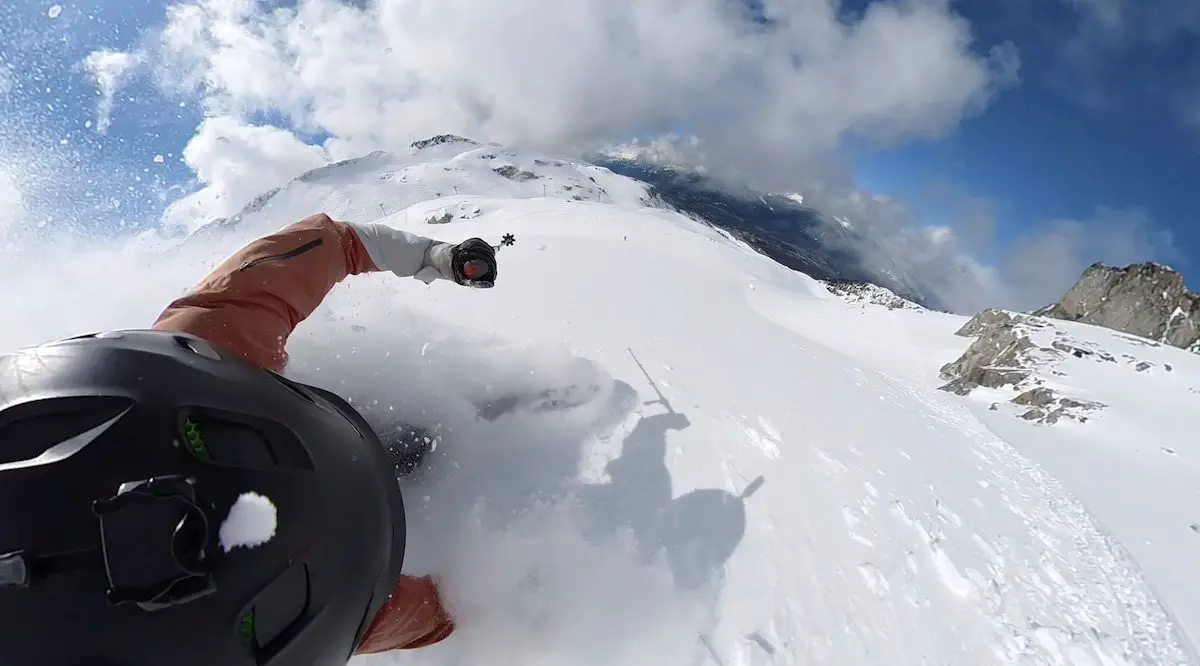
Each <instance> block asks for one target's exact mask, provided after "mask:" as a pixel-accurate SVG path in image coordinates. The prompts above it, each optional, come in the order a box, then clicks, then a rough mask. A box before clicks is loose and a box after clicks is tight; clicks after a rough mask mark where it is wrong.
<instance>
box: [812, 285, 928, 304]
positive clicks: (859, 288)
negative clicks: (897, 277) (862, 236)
mask: <svg viewBox="0 0 1200 666" xmlns="http://www.w3.org/2000/svg"><path fill="white" fill-rule="evenodd" d="M821 284H824V285H825V288H826V289H828V290H829V291H830V292H831V293H834V294H837V295H838V296H840V297H841V298H842V299H843V300H845V301H847V302H850V303H863V304H867V303H870V304H873V305H882V306H883V307H885V308H887V309H889V310H922V311H923V310H925V308H923V307H921V306H920V305H917V304H916V303H913V302H912V301H910V300H908V299H907V298H904V297H902V296H899V295H897V294H896V292H894V291H892V290H891V289H887V288H886V287H880V286H877V285H873V284H869V283H867V282H852V281H850V280H829V281H821Z"/></svg>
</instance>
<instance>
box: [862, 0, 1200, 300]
mask: <svg viewBox="0 0 1200 666" xmlns="http://www.w3.org/2000/svg"><path fill="white" fill-rule="evenodd" d="M1009 4H1010V3H996V2H987V1H983V0H980V1H975V0H970V1H966V2H958V3H955V7H956V9H957V10H958V11H959V12H960V13H962V14H963V15H964V16H965V17H967V18H968V19H969V20H971V23H972V27H973V29H974V31H975V33H976V35H978V37H979V38H980V40H981V41H983V42H984V43H987V42H989V41H995V40H1000V39H1010V40H1013V41H1014V42H1015V43H1016V45H1017V48H1018V50H1019V52H1020V54H1021V72H1020V78H1021V81H1020V84H1019V85H1018V86H1017V87H1016V88H1013V89H1011V90H1008V91H1006V92H1005V93H1003V94H1001V95H1000V96H999V97H998V98H997V99H996V100H995V101H994V102H993V103H992V104H991V105H989V107H988V108H987V110H986V111H985V113H983V114H982V115H981V116H979V117H975V118H970V119H968V120H966V121H964V122H963V123H961V124H960V125H959V126H958V128H957V129H956V131H954V132H953V134H951V135H950V136H948V137H947V138H945V139H944V140H941V141H937V142H922V143H917V144H913V145H909V146H906V147H902V148H899V149H895V150H890V151H886V152H881V153H863V154H861V155H860V161H859V168H858V171H857V174H856V175H857V179H858V181H859V182H860V183H861V184H863V185H864V186H865V187H868V188H870V189H872V190H876V191H884V192H893V193H896V194H897V195H899V196H903V197H904V198H905V200H906V201H908V202H909V203H910V205H912V206H914V208H916V209H917V210H918V211H920V213H921V214H922V216H923V217H924V218H926V219H928V220H929V221H930V222H933V223H937V221H938V220H944V219H946V218H948V217H951V216H953V215H954V210H953V200H954V199H955V198H957V199H959V200H961V199H962V198H967V197H978V198H981V199H982V200H984V201H985V202H986V204H987V205H988V206H989V207H990V208H991V209H992V210H993V211H994V214H995V217H996V224H997V228H999V229H1002V230H1003V232H1002V234H1001V235H1000V237H999V240H1000V241H1001V244H1000V245H999V246H998V247H996V248H995V251H997V252H998V251H1001V250H1002V249H1003V243H1004V241H1005V240H1006V239H1011V238H1012V237H1013V236H1015V235H1016V234H1018V233H1020V232H1022V231H1023V230H1028V229H1030V228H1031V227H1036V226H1037V225H1041V224H1044V223H1046V222H1047V221H1049V220H1053V219H1059V218H1066V219H1075V220H1081V221H1087V220H1090V219H1092V218H1094V217H1095V216H1096V215H1097V211H1098V209H1101V208H1107V209H1110V210H1118V211H1126V212H1128V213H1130V214H1132V215H1139V216H1143V217H1144V219H1146V221H1147V223H1148V224H1151V225H1154V226H1156V227H1160V228H1162V229H1164V230H1167V231H1169V233H1170V235H1171V237H1172V238H1173V243H1174V247H1173V251H1171V249H1167V250H1165V251H1164V254H1165V255H1166V256H1162V257H1159V258H1160V259H1161V260H1165V261H1168V262H1169V263H1171V264H1172V265H1173V266H1175V267H1176V268H1177V269H1180V270H1181V271H1184V272H1185V276H1186V275H1187V270H1188V269H1189V268H1190V269H1192V270H1194V269H1195V268H1196V265H1197V264H1196V262H1197V261H1200V226H1197V225H1196V224H1195V223H1194V222H1193V220H1194V219H1195V217H1196V214H1197V211H1198V210H1200V188H1197V187H1196V186H1195V184H1194V183H1195V174H1196V173H1197V171H1198V169H1200V123H1197V122H1196V121H1197V120H1198V119H1200V115H1192V114H1198V113H1200V48H1198V47H1200V41H1197V39H1196V36H1197V34H1200V11H1197V10H1196V9H1193V10H1186V11H1187V14H1186V15H1181V16H1178V17H1172V16H1167V15H1165V14H1164V15H1162V16H1158V17H1156V16H1153V15H1151V12H1152V11H1153V8H1151V9H1150V10H1146V11H1141V10H1138V11H1137V12H1136V13H1135V12H1131V11H1128V6H1129V5H1132V4H1133V3H1116V2H1104V3H1099V2H1098V4H1106V5H1117V6H1120V5H1124V6H1126V9H1127V12H1126V15H1125V16H1123V17H1122V18H1121V19H1120V20H1121V21H1122V22H1123V24H1122V25H1121V27H1120V28H1119V30H1120V33H1119V34H1096V32H1097V30H1096V29H1094V28H1091V27H1089V24H1088V16H1087V14H1086V13H1084V12H1081V11H1077V10H1073V9H1071V8H1070V7H1066V6H1065V4H1064V3H1056V2H1049V1H1045V2H1038V3H1036V5H1035V4H1033V3H1031V2H1013V3H1011V6H1007V7H1005V8H1004V9H998V8H997V5H1009ZM1080 4H1085V5H1086V4H1087V3H1080ZM1144 4H1146V5H1159V6H1160V7H1161V6H1162V4H1163V3H1144ZM1179 4H1181V5H1182V4H1184V3H1179ZM1116 30H1118V29H1117V28H1116V27H1114V28H1113V31H1114V32H1115V31H1116ZM947 189H949V190H950V191H952V192H953V193H954V194H953V195H951V196H950V199H951V201H950V202H949V203H948V202H947V195H946V194H945V192H946V190H947ZM931 191H932V193H931ZM939 193H940V194H941V196H939Z"/></svg>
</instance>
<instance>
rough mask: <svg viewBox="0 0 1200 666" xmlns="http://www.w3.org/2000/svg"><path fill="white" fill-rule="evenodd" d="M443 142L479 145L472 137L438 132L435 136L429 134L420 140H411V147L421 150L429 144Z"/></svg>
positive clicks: (434, 144) (433, 144)
mask: <svg viewBox="0 0 1200 666" xmlns="http://www.w3.org/2000/svg"><path fill="white" fill-rule="evenodd" d="M443 143H466V144H470V145H472V146H478V145H479V142H478V141H474V140H472V139H468V138H466V137H462V136H459V135H457V134H438V135H437V136H431V137H429V138H428V139H421V140H420V141H413V143H412V147H413V148H416V149H417V150H421V149H423V148H428V147H430V146H436V145H439V144H443Z"/></svg>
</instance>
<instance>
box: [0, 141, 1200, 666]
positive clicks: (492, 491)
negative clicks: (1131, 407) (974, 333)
mask: <svg viewBox="0 0 1200 666" xmlns="http://www.w3.org/2000/svg"><path fill="white" fill-rule="evenodd" d="M493 153H495V155H493ZM489 155H493V156H492V157H488V156H489ZM423 160H425V161H423ZM489 160H500V161H501V162H504V163H505V164H513V165H515V166H516V167H517V168H519V169H523V170H528V171H529V173H533V174H535V175H537V176H538V178H539V179H541V180H540V181H539V180H532V181H530V182H527V183H514V182H512V181H510V180H507V179H505V178H502V177H501V176H498V175H496V173H495V172H494V170H493V169H492V168H491V167H490V164H491V162H490V161H489ZM555 164H557V165H558V166H555ZM480 165H483V166H480ZM543 184H545V185H547V186H548V187H546V188H543V187H542V185H543ZM550 185H553V188H559V187H561V186H569V187H570V189H569V190H565V191H567V192H571V193H574V194H573V196H580V197H581V198H582V199H585V200H574V199H569V200H566V201H563V200H560V199H555V198H553V197H550V196H548V197H543V194H544V193H545V192H547V191H550V190H551V189H553V188H551V187H550ZM451 187H453V190H452V191H455V192H459V191H461V194H458V195H457V196H448V191H451V190H449V188H451ZM580 192H583V193H584V194H582V195H580V194H579V193H580ZM643 194H644V190H643V189H642V188H640V186H637V185H636V184H632V183H631V181H627V180H626V179H622V178H619V177H617V176H615V175H613V174H610V173H607V172H605V171H604V170H596V169H588V168H582V167H575V166H571V165H569V164H564V163H555V162H553V161H550V160H539V159H535V158H532V157H528V156H523V155H522V154H520V153H515V152H511V151H504V150H503V149H501V148H497V147H494V146H480V147H473V148H471V149H469V150H466V149H462V148H461V147H459V148H455V147H453V146H441V147H438V148H437V149H436V150H431V152H430V153H429V154H428V155H427V156H425V157H422V156H421V155H416V154H414V155H412V156H406V157H403V159H401V158H388V157H380V156H375V157H373V158H371V159H364V160H362V161H358V162H354V163H351V164H349V165H344V166H343V167H331V168H329V169H326V170H324V171H322V172H320V173H318V174H314V175H310V176H308V177H306V178H302V179H300V180H298V181H296V182H294V183H292V184H291V185H289V186H288V187H285V188H283V190H281V191H280V192H279V193H277V194H276V195H274V196H273V197H271V198H270V199H269V200H268V201H267V202H265V203H262V205H261V208H260V210H256V211H250V212H248V213H247V214H246V215H245V216H244V218H243V219H242V220H241V222H240V225H233V226H230V225H225V227H220V228H210V229H208V230H206V231H205V232H202V233H201V234H200V235H199V236H197V237H196V238H194V239H193V240H191V241H188V242H187V243H183V244H181V245H174V246H171V244H170V243H165V245H167V246H170V247H168V248H167V249H165V250H164V248H163V246H164V243H159V242H157V241H154V239H148V238H145V237H143V238H140V239H138V241H137V243H136V244H135V246H134V247H133V249H119V250H113V249H111V248H102V249H93V250H91V251H89V252H85V253H82V254H77V255H72V256H71V257H70V262H68V263H66V264H65V265H64V266H62V267H61V268H62V272H60V273H55V272H54V271H49V270H48V269H47V268H46V266H48V265H50V264H52V263H54V262H45V261H41V262H31V263H29V264H28V265H25V264H20V265H19V266H17V268H15V269H14V270H16V271H19V275H20V276H21V279H17V280H12V281H11V283H12V284H15V285H28V284H44V288H45V289H46V290H47V293H58V292H57V291H56V290H61V289H65V288H66V287H68V286H72V285H73V283H72V280H77V281H79V283H80V285H81V286H80V289H81V291H80V292H79V294H78V296H77V298H78V299H79V300H80V301H81V303H83V302H84V301H87V300H88V299H90V298H91V296H92V295H93V293H92V292H91V291H89V290H91V289H97V290H98V291H97V292H95V294H94V295H95V296H96V298H97V300H99V295H100V294H105V295H106V296H107V297H108V299H107V300H108V301H109V303H108V305H109V307H108V308H107V309H105V310H103V311H101V309H100V308H99V307H97V306H94V305H92V306H87V305H86V304H85V305H84V307H81V309H80V310H78V311H69V309H61V310H60V311H57V312H56V313H54V315H53V317H52V318H41V319H36V321H37V322H38V323H37V324H36V325H31V327H30V328H28V329H22V330H4V331H0V343H3V344H4V346H6V347H11V346H16V345H18V344H30V343H33V342H37V341H39V340H41V339H48V338H51V337H56V336H65V335H72V334H76V333H79V332H81V330H94V329H95V328H96V327H97V326H109V325H111V326H113V327H121V326H138V325H145V323H146V318H147V317H152V316H153V314H154V313H156V312H157V311H158V309H159V308H161V306H162V305H163V304H165V303H166V302H167V301H168V300H170V298H173V297H174V296H175V295H177V294H178V292H179V291H180V290H182V289H183V288H184V287H186V286H187V285H189V284H191V283H193V282H194V281H195V279H196V278H197V277H198V276H199V273H201V272H202V271H203V270H206V269H207V267H208V266H210V265H211V264H212V262H213V261H214V260H215V259H217V258H219V257H220V256H221V255H223V254H224V253H225V252H228V251H229V250H231V249H233V248H234V247H236V245H237V244H238V243H240V242H243V241H244V240H246V239H248V238H249V237H251V236H252V235H255V234H258V233H262V232H263V231H265V230H268V229H272V228H275V227H278V226H279V225H280V224H282V223H283V222H285V221H290V219H294V218H299V217H302V216H304V215H308V214H310V213H312V212H313V211H314V210H326V211H327V212H329V213H330V214H332V215H334V216H335V217H339V216H341V217H354V218H355V219H370V218H372V217H377V216H378V215H379V212H380V211H379V210H377V209H380V208H381V207H380V205H379V204H382V211H383V212H384V213H386V214H387V217H386V218H385V219H384V221H386V222H387V223H389V224H394V225H396V226H401V227H402V228H406V229H409V230H413V231H416V232H418V233H424V234H428V235H432V236H435V237H438V238H443V239H445V240H462V239H465V238H467V237H470V236H474V235H480V236H483V237H485V238H498V237H499V234H501V233H507V232H514V233H516V234H517V237H518V240H517V244H516V245H515V246H514V247H512V248H506V249H505V250H504V251H503V252H502V253H501V254H500V264H501V275H502V277H501V281H500V283H498V285H497V287H496V289H493V290H488V291H487V292H480V291H476V290H466V289H460V288H458V287H456V286H453V285H447V284H435V285H432V286H429V287H427V286H425V285H421V284H419V283H415V281H411V280H400V281H397V280H396V278H394V277H392V276H383V275H376V276H361V277H356V278H353V279H351V280H349V281H348V284H346V285H344V286H343V287H339V289H338V290H336V291H335V292H334V294H333V295H332V296H331V297H330V299H329V300H328V302H327V303H326V304H325V305H324V306H323V307H322V308H321V310H320V311H318V313H316V314H315V315H314V316H313V317H311V318H310V319H309V320H308V321H306V322H304V323H303V324H302V325H301V327H300V328H299V329H298V330H297V332H296V334H295V336H294V338H293V340H292V343H291V345H290V347H289V349H290V351H291V354H292V359H293V362H292V365H291V366H290V367H289V370H288V372H289V374H291V375H293V376H295V377H297V378H298V379H300V380H302V381H310V382H313V383H317V384H319V385H321V386H324V387H325V388H328V389H330V390H334V391H337V392H339V393H341V394H343V395H345V396H347V397H348V398H349V399H350V400H351V401H352V402H353V403H354V404H356V405H357V406H358V407H359V408H360V409H361V410H362V411H363V412H364V414H365V415H367V416H368V418H369V419H370V420H372V421H374V422H377V423H389V422H392V421H395V420H401V421H406V422H409V423H413V424H415V425H419V426H422V427H426V428H430V429H432V430H434V431H435V432H437V433H438V436H439V445H438V448H437V450H436V451H435V452H434V454H432V455H431V460H430V462H429V464H428V467H427V469H424V470H422V471H420V472H418V473H417V474H416V475H414V476H413V477H411V478H406V479H404V480H403V481H402V485H403V487H404V488H405V497H406V503H407V509H408V514H409V515H408V530H409V551H408V553H407V554H406V561H405V570H406V572H408V573H414V574H423V573H432V574H434V575H437V576H438V577H439V578H440V579H441V580H442V584H443V591H444V594H445V596H446V598H447V601H448V603H449V604H450V605H451V607H452V608H453V610H454V612H455V614H456V615H457V617H458V619H459V627H458V630H457V632H456V634H455V636H453V637H452V638H451V639H450V640H447V641H445V642H443V643H441V644H439V645H435V646H432V647H430V648H426V649H421V650H415V651H406V652H401V653H395V654H383V655H374V656H368V657H360V658H355V659H354V660H352V663H354V664H362V665H371V664H413V665H418V666H452V665H454V666H457V665H459V664H461V665H463V666H466V665H468V664H469V665H471V666H476V665H479V664H522V665H523V666H532V665H538V666H541V665H545V666H552V665H553V666H582V665H585V664H596V665H601V664H603V665H605V666H612V665H615V664H662V665H664V666H675V665H680V666H707V665H715V666H768V665H770V666H775V665H779V666H784V665H793V664H804V665H810V664H831V665H834V664H836V665H840V664H879V665H881V666H883V665H887V666H893V665H896V664H924V663H936V664H1031V665H1040V664H1046V665H1052V664H1053V665H1058V664H1072V665H1077V666H1115V665H1134V664H1139V665H1141V664H1145V665H1150V664H1154V665H1163V664H1195V663H1198V662H1197V661H1196V659H1195V657H1194V655H1192V654H1191V653H1190V651H1189V648H1187V646H1186V641H1185V640H1183V639H1181V638H1180V636H1179V635H1178V634H1177V633H1176V631H1177V630H1176V629H1175V627H1174V622H1173V621H1172V620H1171V618H1170V617H1168V616H1167V614H1166V613H1165V611H1164V610H1163V608H1162V606H1161V605H1160V604H1159V602H1158V601H1157V600H1156V599H1155V598H1154V595H1153V593H1152V592H1151V588H1150V586H1149V585H1148V584H1147V583H1146V581H1145V579H1144V577H1143V574H1142V572H1141V571H1140V570H1139V568H1138V567H1137V566H1136V565H1135V564H1134V563H1133V561H1132V560H1131V559H1130V557H1129V556H1128V554H1127V553H1126V551H1125V550H1124V548H1123V547H1121V546H1120V545H1118V544H1116V543H1115V540H1114V539H1113V538H1112V537H1111V536H1109V535H1108V534H1106V533H1104V532H1103V531H1102V530H1100V529H1099V528H1098V527H1097V525H1096V523H1095V521H1094V520H1093V519H1092V517H1091V516H1090V515H1089V514H1088V512H1087V511H1086V510H1085V509H1084V507H1083V506H1082V505H1081V504H1080V503H1079V502H1078V501H1077V500H1076V499H1075V498H1074V497H1073V496H1072V495H1071V494H1070V493H1069V492H1068V491H1067V490H1066V489H1065V488H1064V487H1063V486H1062V485H1061V484H1060V483H1059V482H1057V481H1056V480H1055V479H1054V478H1052V477H1050V476H1049V475H1048V474H1047V473H1045V472H1044V471H1043V470H1042V469H1041V468H1040V467H1039V466H1037V465H1035V464H1034V463H1032V462H1031V461H1030V460H1029V459H1027V458H1026V457H1025V456H1023V455H1021V454H1020V453H1018V452H1017V451H1016V450H1015V449H1014V448H1013V447H1011V446H1010V445H1009V444H1007V443H1006V442H1005V441H1004V440H1002V439H1000V438H999V437H998V436H997V435H996V434H994V432H993V431H992V430H991V429H989V428H988V427H987V426H986V425H985V424H984V423H983V422H982V421H980V419H979V418H978V417H977V416H976V415H975V414H974V413H973V412H972V410H971V408H970V404H969V403H967V402H964V401H961V400H958V399H957V398H956V397H954V396H949V395H947V394H942V393H937V392H935V391H933V390H932V389H931V388H930V387H929V386H927V385H923V384H921V383H920V382H917V381H911V376H910V374H908V373H919V372H922V371H924V370H923V368H922V366H921V365H920V363H924V362H925V360H922V359H921V358H919V357H917V356H916V355H908V356H906V355H905V354H904V352H903V351H899V352H897V351H896V350H895V349H894V348H891V349H888V348H883V347H878V346H871V345H869V344H863V345H860V346H859V347H857V348H855V350H854V351H855V354H857V355H855V354H852V353H850V352H849V351H848V350H846V349H843V348H842V347H840V346H838V345H836V344H832V343H831V342H830V338H829V335H826V333H829V331H835V332H834V333H831V334H830V335H833V336H835V337H838V338H840V337H852V336H839V335H838V334H837V333H836V331H838V330H843V329H841V328H840V327H843V326H845V322H846V321H847V320H846V317H849V316H856V317H862V316H878V317H879V318H880V319H879V320H880V321H883V317H885V316H886V317H892V316H898V315H893V314H879V315H867V314H864V313H866V312H868V309H867V308H864V307H863V306H856V309H855V310H854V311H853V312H852V313H851V314H847V313H848V312H851V311H850V310H848V309H846V308H845V307H844V304H843V303H842V302H841V301H839V300H838V299H836V298H834V297H832V296H831V295H830V294H829V293H828V292H827V291H826V290H825V289H824V288H823V287H821V286H820V285H819V284H818V283H816V281H814V280H811V279H809V278H808V277H807V276H803V275H799V274H796V273H794V272H792V271H789V270H787V269H785V268H783V267H782V266H779V265H778V264H776V263H774V262H771V261H769V260H767V259H765V258H763V257H761V256H759V255H757V254H756V253H754V252H753V251H752V250H750V249H749V248H748V247H747V246H745V245H744V244H743V243H740V242H738V241H735V240H733V239H731V238H730V237H729V236H728V235H726V234H723V233H721V232H718V231H716V230H714V229H711V228H708V227H705V226H703V225H700V224H697V223H695V222H692V221H691V220H688V219H686V218H683V217H682V216H679V215H676V214H673V213H669V212H666V211H663V210H657V209H643V208H641V206H642V195H643ZM355 202H357V203H355ZM447 211H450V212H452V213H453V215H452V216H451V218H452V219H451V221H449V222H448V223H445V224H441V223H439V224H436V225H429V224H426V222H425V220H426V219H430V218H431V217H434V218H436V217H437V216H440V215H442V214H443V213H445V212H447ZM114 252H120V253H125V255H126V256H132V257H134V258H135V259H137V260H138V261H140V262H141V263H140V264H136V266H138V267H141V269H143V270H144V267H145V266H146V265H154V266H155V267H156V268H155V271H156V273H157V275H158V277H159V278H160V279H158V280H154V281H150V282H152V284H151V283H147V282H146V281H145V280H144V277H143V278H142V279H141V280H140V281H136V282H135V281H130V278H131V277H132V276H133V275H134V274H136V271H134V270H133V269H127V268H121V266H123V265H124V264H126V263H129V262H122V261H116V262H114V261H113V253H114ZM163 252H165V253H166V254H167V255H169V256H170V257H171V259H172V260H171V261H170V262H169V264H164V263H163V262H162V257H163V256H164V255H163ZM149 261H154V262H155V263H153V264H149V263H147V262H149ZM698 265H702V266H704V270H703V271H697V270H695V269H696V266H698ZM111 266H117V267H116V268H112V269H109V268H105V270H103V271H101V270H96V269H97V268H98V267H111ZM162 266H167V267H165V268H163V267H162ZM614 266H620V270H613V267H614ZM55 268H56V269H58V268H60V267H58V266H57V265H55ZM52 275H53V276H54V277H51V276H52ZM570 275H585V276H589V277H588V279H586V280H584V281H583V282H582V283H577V282H575V281H573V280H570V279H563V278H562V277H561V276H570ZM601 275H602V276H605V279H603V280H594V279H591V277H590V276H601ZM681 275H682V276H687V278H686V279H684V280H681V279H679V276H681ZM83 276H89V280H90V281H88V282H85V281H83V280H82V277H83ZM97 276H99V279H98V278H97ZM547 276H549V277H547ZM42 280H46V281H48V282H42ZM115 280H125V281H126V282H128V283H129V284H137V285H139V287H138V289H133V290H118V289H114V288H113V285H114V284H117V283H116V282H114V281H115ZM0 289H3V290H0V308H3V309H4V310H5V311H6V312H9V313H12V314H13V315H14V317H15V319H17V320H22V321H24V320H30V321H35V320H34V319H33V318H32V314H31V313H32V312H33V310H32V307H33V305H34V303H32V301H35V300H39V299H30V298H28V295H27V294H26V293H24V291H23V290H24V289H25V287H24V286H17V287H16V288H15V289H13V288H12V287H11V286H8V285H6V286H5V287H2V288H0ZM114 299H115V301H116V302H112V301H114ZM464 313H465V314H464ZM905 316H923V315H905ZM928 316H929V317H930V319H929V320H928V321H930V322H934V323H937V322H938V321H939V320H938V319H937V317H940V315H933V314H929V315H928ZM464 319H465V320H466V321H467V323H468V324H470V323H478V322H485V325H484V326H482V327H478V326H476V327H472V326H469V325H467V326H464V325H463V321H464ZM858 321H860V322H861V321H862V320H861V318H860V319H859V320H858ZM889 321H890V320H889ZM943 321H949V320H943ZM859 325H860V326H861V323H860V324H859ZM821 326H826V327H828V329H829V330H828V331H822V330H819V329H820V327H821ZM844 344H850V342H845V343H844ZM893 356H903V358H901V359H899V360H895V361H889V362H890V363H894V365H893V366H886V365H885V364H880V363H876V362H875V361H877V360H879V359H883V358H888V359H890V358H891V357H893ZM926 360H927V359H926ZM947 360H950V357H948V358H944V359H941V362H945V361H947ZM888 368H898V369H897V370H895V373H894V374H893V373H892V372H890V371H888V372H885V370H887V369H888ZM286 528H287V525H286V521H281V523H280V525H279V529H281V530H284V529H286Z"/></svg>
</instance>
